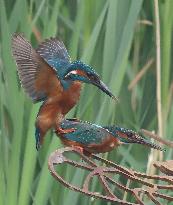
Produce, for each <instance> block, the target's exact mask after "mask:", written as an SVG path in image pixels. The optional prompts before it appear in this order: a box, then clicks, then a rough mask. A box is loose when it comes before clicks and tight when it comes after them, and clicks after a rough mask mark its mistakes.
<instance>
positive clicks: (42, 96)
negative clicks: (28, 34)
mask: <svg viewBox="0 0 173 205" xmlns="http://www.w3.org/2000/svg"><path fill="white" fill-rule="evenodd" d="M12 54H13V57H14V59H15V61H16V64H17V71H18V75H19V79H20V81H21V85H22V87H23V88H24V90H25V92H26V93H27V94H28V95H29V96H30V98H31V99H32V101H33V102H35V103H36V102H41V101H43V104H42V105H41V107H40V110H39V112H38V115H37V119H36V123H35V126H36V132H35V137H36V148H37V149H38V148H39V147H40V145H41V144H42V143H43V139H44V136H45V134H46V132H47V131H48V130H49V129H50V128H54V129H55V130H56V129H57V128H59V124H60V122H61V121H62V120H63V118H64V116H65V114H67V113H68V112H69V111H70V110H71V109H72V108H73V107H74V106H75V105H76V103H77V102H78V100H79V97H80V91H81V85H82V83H89V84H93V85H95V86H97V87H98V88H99V89H100V90H102V91H103V92H104V93H106V94H107V95H109V96H110V97H111V98H113V99H116V97H115V96H114V95H113V94H112V93H111V91H110V90H109V89H108V87H107V86H106V85H105V84H104V83H103V82H102V81H101V79H100V77H99V75H98V74H97V73H96V72H95V70H94V69H93V68H92V67H91V66H89V65H87V64H85V63H83V62H81V61H73V62H71V61H70V57H69V55H68V52H67V50H66V48H65V46H64V44H63V42H62V41H59V40H58V39H57V38H50V39H47V40H45V41H44V42H42V43H41V44H40V45H39V46H38V48H37V49H34V48H33V47H32V46H31V44H30V43H29V41H28V40H26V39H25V37H24V36H23V35H22V34H16V33H15V34H13V36H12ZM71 131H73V129H70V130H69V129H68V130H62V132H63V133H66V132H68V133H69V132H71Z"/></svg>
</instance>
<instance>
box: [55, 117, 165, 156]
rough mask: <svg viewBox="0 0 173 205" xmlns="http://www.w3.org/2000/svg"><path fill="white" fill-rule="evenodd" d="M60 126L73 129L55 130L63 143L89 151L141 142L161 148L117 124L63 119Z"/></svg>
mask: <svg viewBox="0 0 173 205" xmlns="http://www.w3.org/2000/svg"><path fill="white" fill-rule="evenodd" d="M61 128H62V129H63V130H66V129H71V128H73V129H74V131H73V132H69V133H65V134H63V133H61V132H58V131H57V134H59V135H60V136H61V139H62V141H63V143H64V144H65V145H68V146H69V145H74V146H79V147H82V148H83V149H84V150H85V151H87V152H89V153H102V152H107V151H111V150H112V149H114V148H115V147H116V146H118V145H120V144H124V143H135V144H141V145H145V146H148V147H150V148H153V149H158V150H161V151H162V150H163V149H162V148H161V147H160V146H159V145H157V144H155V143H152V142H150V141H149V140H147V139H146V138H144V137H143V136H141V135H139V134H138V133H137V132H135V131H133V130H130V129H127V128H122V127H119V126H117V125H113V126H99V125H96V124H92V123H89V122H83V121H80V120H77V119H65V120H63V121H62V123H61Z"/></svg>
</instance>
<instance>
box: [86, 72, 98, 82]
mask: <svg viewBox="0 0 173 205" xmlns="http://www.w3.org/2000/svg"><path fill="white" fill-rule="evenodd" d="M87 76H88V78H89V79H90V80H91V81H95V82H97V81H99V78H98V76H95V75H93V74H91V73H88V74H87Z"/></svg>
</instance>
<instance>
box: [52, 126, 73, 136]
mask: <svg viewBox="0 0 173 205" xmlns="http://www.w3.org/2000/svg"><path fill="white" fill-rule="evenodd" d="M75 130H76V129H75V128H69V129H62V128H61V127H59V126H58V127H56V130H55V132H56V133H57V134H68V133H71V132H74V131H75Z"/></svg>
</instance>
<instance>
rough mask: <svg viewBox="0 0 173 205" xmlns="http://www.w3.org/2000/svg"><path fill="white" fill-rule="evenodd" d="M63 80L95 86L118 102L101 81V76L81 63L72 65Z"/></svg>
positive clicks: (76, 62)
mask: <svg viewBox="0 0 173 205" xmlns="http://www.w3.org/2000/svg"><path fill="white" fill-rule="evenodd" d="M63 80H65V81H80V82H83V83H88V84H92V85H95V86H96V87H98V88H99V89H100V90H102V91H103V92H104V93H106V94H107V95H109V96H110V97H111V98H113V99H114V100H117V98H116V97H115V96H114V95H113V94H112V92H111V91H110V90H109V88H108V87H107V86H106V85H105V84H104V83H103V82H102V81H101V79H100V76H99V75H98V74H97V73H96V72H95V71H94V69H93V68H92V67H91V66H89V65H87V64H85V63H83V62H81V61H74V62H72V63H71V64H70V66H69V68H68V69H67V72H66V73H65V75H64V77H63Z"/></svg>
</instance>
